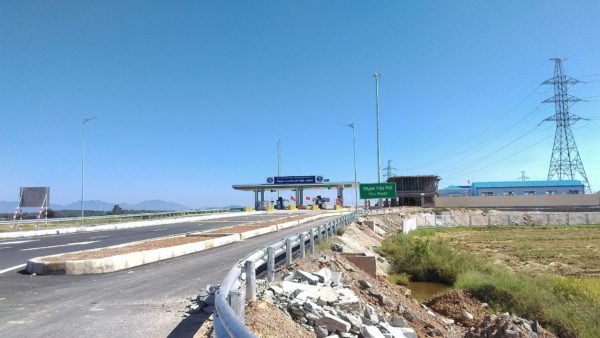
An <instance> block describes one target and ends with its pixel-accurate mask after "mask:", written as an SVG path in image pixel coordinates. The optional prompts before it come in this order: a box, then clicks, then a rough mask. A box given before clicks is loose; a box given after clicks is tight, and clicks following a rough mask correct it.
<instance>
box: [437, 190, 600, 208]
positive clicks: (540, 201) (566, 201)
mask: <svg viewBox="0 0 600 338" xmlns="http://www.w3.org/2000/svg"><path fill="white" fill-rule="evenodd" d="M434 203H435V207H436V208H503V207H504V208H507V207H567V206H600V193H596V194H585V195H517V196H460V197H435V198H434Z"/></svg>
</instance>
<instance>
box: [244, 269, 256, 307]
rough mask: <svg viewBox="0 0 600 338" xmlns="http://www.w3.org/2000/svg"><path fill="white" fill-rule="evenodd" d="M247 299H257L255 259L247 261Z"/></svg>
mask: <svg viewBox="0 0 600 338" xmlns="http://www.w3.org/2000/svg"><path fill="white" fill-rule="evenodd" d="M245 270H246V300H247V301H251V300H254V299H256V269H255V268H254V262H253V261H246V264H245Z"/></svg>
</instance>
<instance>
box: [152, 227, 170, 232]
mask: <svg viewBox="0 0 600 338" xmlns="http://www.w3.org/2000/svg"><path fill="white" fill-rule="evenodd" d="M165 230H169V229H167V228H164V229H156V230H152V231H154V232H157V231H165Z"/></svg>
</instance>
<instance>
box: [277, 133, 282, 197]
mask: <svg viewBox="0 0 600 338" xmlns="http://www.w3.org/2000/svg"><path fill="white" fill-rule="evenodd" d="M277 176H281V139H280V138H278V139H277ZM277 201H279V189H277Z"/></svg>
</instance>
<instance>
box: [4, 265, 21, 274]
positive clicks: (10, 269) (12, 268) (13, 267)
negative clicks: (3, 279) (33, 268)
mask: <svg viewBox="0 0 600 338" xmlns="http://www.w3.org/2000/svg"><path fill="white" fill-rule="evenodd" d="M25 266H27V264H19V265H15V266H12V267H10V268H7V269H4V270H0V274H3V273H5V272H9V271H12V270H16V269H20V268H24V267H25Z"/></svg>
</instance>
